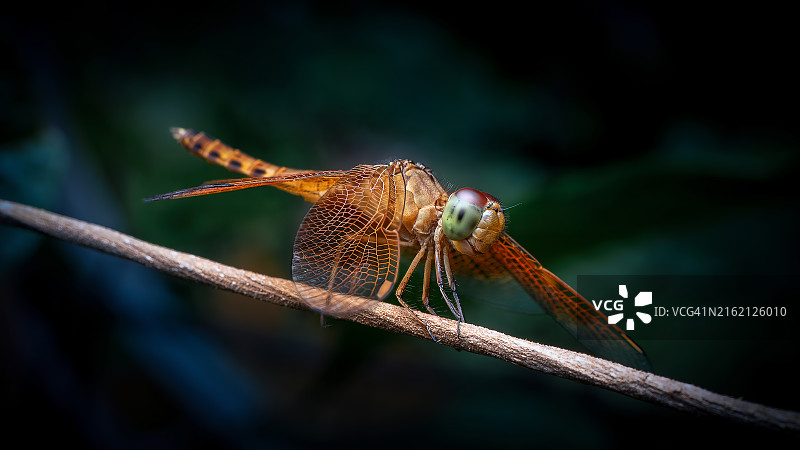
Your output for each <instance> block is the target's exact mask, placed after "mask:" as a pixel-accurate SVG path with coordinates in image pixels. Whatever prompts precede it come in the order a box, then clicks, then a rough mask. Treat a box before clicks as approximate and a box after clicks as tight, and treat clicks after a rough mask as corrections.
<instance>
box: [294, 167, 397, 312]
mask: <svg viewBox="0 0 800 450" xmlns="http://www.w3.org/2000/svg"><path fill="white" fill-rule="evenodd" d="M404 191H405V189H404V187H403V182H402V176H401V175H399V174H398V172H397V169H396V166H395V165H394V164H389V165H377V166H369V165H362V166H357V167H355V168H354V169H352V170H350V171H348V172H347V173H346V174H345V175H344V176H343V177H341V178H340V179H339V180H338V181H337V182H336V183H335V184H334V185H333V186H331V187H330V189H328V191H327V192H326V193H325V195H323V196H322V198H320V200H319V201H318V202H316V203H315V204H314V206H312V207H311V210H309V212H308V214H307V215H306V217H305V219H304V220H303V223H302V224H301V225H300V230H299V231H298V232H297V237H296V239H295V243H294V255H293V258H292V278H293V279H294V281H295V285H296V286H297V290H298V291H299V293H300V295H301V296H302V297H303V299H304V300H305V301H306V302H307V303H308V305H309V306H311V307H312V308H314V309H316V310H317V311H320V312H321V313H323V314H325V315H331V316H337V317H346V316H348V315H351V314H353V313H355V312H358V311H359V309H360V307H361V304H362V303H363V301H361V302H359V298H361V299H363V298H367V299H373V300H382V299H383V298H384V297H386V296H387V295H388V294H389V293H390V292H391V291H392V287H393V286H394V284H395V281H396V280H397V273H398V264H399V253H400V244H399V235H398V231H397V228H398V225H399V222H400V217H401V214H402V210H403V201H404Z"/></svg>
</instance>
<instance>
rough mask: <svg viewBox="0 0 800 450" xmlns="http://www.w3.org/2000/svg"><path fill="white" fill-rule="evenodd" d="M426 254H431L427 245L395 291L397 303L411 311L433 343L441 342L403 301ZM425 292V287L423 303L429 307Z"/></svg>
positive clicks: (427, 263) (428, 264) (426, 265)
mask: <svg viewBox="0 0 800 450" xmlns="http://www.w3.org/2000/svg"><path fill="white" fill-rule="evenodd" d="M426 253H428V254H429V253H430V252H429V250H428V247H427V245H424V246H422V248H420V249H419V252H417V254H416V256H414V259H413V260H412V261H411V264H410V265H409V266H408V270H406V274H405V275H404V276H403V279H402V280H400V284H399V285H398V286H397V290H396V291H395V296H396V297H397V301H398V302H400V304H401V305H403V306H404V307H405V308H406V309H407V310H408V311H410V312H411V314H413V315H414V318H415V319H417V321H418V322H419V323H421V324H422V325H423V326H424V327H425V329H426V330H428V335H430V337H431V339H432V340H433V342H439V340H438V339H436V338H435V337H434V336H433V333H431V329H430V328H429V327H428V324H427V323H425V321H424V320H422V318H421V317H420V316H419V315H417V312H416V311H414V310H413V309H411V307H410V306H408V304H407V303H406V302H405V301H404V300H403V291H404V290H405V288H406V286H407V285H408V281H409V280H410V279H411V275H412V274H413V273H414V270H416V268H417V265H419V262H420V260H422V257H423V256H424V255H425V254H426ZM425 267H426V268H428V267H430V263H429V262H428V261H426V262H425ZM428 280H429V281H430V276H429V277H428ZM424 291H426V289H425V288H424V287H423V303H425V306H428V303H427V298H426V297H425V292H424ZM428 310H429V311H431V312H432V313H433V311H432V310H431V309H430V307H429V308H428ZM433 314H434V315H435V314H436V313H433Z"/></svg>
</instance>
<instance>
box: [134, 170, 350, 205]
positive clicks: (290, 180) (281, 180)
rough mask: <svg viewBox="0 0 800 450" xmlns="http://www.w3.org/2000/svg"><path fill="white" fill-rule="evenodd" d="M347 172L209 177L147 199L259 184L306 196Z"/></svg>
mask: <svg viewBox="0 0 800 450" xmlns="http://www.w3.org/2000/svg"><path fill="white" fill-rule="evenodd" d="M345 173H346V172H344V171H342V170H323V171H317V172H302V173H293V174H288V175H275V176H272V177H266V178H264V177H257V178H234V179H231V180H217V181H209V182H207V183H203V184H202V185H200V186H195V187H191V188H188V189H181V190H178V191H173V192H168V193H166V194H161V195H156V196H153V197H150V198H146V199H145V201H146V202H154V201H157V200H165V199H170V198H184V197H196V196H198V195H207V194H216V193H219V192H228V191H236V190H239V189H247V188H252V187H258V186H275V187H277V188H279V189H283V190H285V191H289V192H291V193H293V194H296V195H301V196H303V198H307V197H312V198H320V197H322V195H323V194H324V193H325V192H327V190H328V189H329V188H330V187H331V186H332V185H333V184H334V183H336V181H337V180H338V179H339V178H341V177H342V176H343V175H344V174H345Z"/></svg>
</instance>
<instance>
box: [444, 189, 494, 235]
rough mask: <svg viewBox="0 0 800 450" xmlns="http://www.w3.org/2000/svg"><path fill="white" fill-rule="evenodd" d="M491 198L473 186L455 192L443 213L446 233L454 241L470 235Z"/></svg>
mask: <svg viewBox="0 0 800 450" xmlns="http://www.w3.org/2000/svg"><path fill="white" fill-rule="evenodd" d="M488 202H489V200H488V199H487V198H486V195H485V194H484V193H483V192H480V191H476V190H475V189H471V188H462V189H459V190H457V191H456V192H454V193H453V194H452V195H451V196H450V198H449V199H448V200H447V204H446V205H445V207H444V212H443V213H442V228H443V229H444V234H445V236H447V237H448V238H450V239H452V240H454V241H460V240H462V239H466V238H468V237H470V235H471V234H472V232H473V231H475V227H477V226H478V222H480V221H481V217H482V216H483V211H484V210H485V209H486V204H487V203H488Z"/></svg>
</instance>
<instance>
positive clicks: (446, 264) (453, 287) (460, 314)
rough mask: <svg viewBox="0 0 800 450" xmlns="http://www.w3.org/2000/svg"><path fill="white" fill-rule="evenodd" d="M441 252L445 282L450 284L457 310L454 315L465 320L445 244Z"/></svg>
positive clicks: (448, 252)
mask: <svg viewBox="0 0 800 450" xmlns="http://www.w3.org/2000/svg"><path fill="white" fill-rule="evenodd" d="M442 254H443V255H444V258H443V259H444V272H445V274H447V283H448V285H449V286H450V292H452V293H453V299H454V300H455V302H456V309H457V310H458V314H456V316H458V318H459V320H460V321H461V322H465V320H464V311H462V310H461V300H459V299H458V293H457V292H456V279H455V277H454V276H453V269H452V268H451V267H450V251H449V250H448V248H447V247H446V246H445V247H443V248H442ZM454 314H455V313H454Z"/></svg>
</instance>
